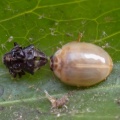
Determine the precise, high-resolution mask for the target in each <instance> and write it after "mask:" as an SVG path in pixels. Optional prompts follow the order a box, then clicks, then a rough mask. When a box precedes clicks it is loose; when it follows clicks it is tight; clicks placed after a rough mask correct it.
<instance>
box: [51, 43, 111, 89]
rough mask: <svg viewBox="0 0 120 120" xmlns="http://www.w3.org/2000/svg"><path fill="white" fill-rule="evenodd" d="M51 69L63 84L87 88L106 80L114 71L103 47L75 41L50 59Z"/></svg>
mask: <svg viewBox="0 0 120 120" xmlns="http://www.w3.org/2000/svg"><path fill="white" fill-rule="evenodd" d="M50 68H51V70H53V72H54V74H55V75H56V76H57V77H58V78H59V79H60V80H61V81H62V82H64V83H66V84H68V85H72V86H78V87H80V86H84V87H87V86H92V85H95V84H97V83H99V82H101V81H103V80H105V79H106V77H107V76H108V75H109V74H110V72H111V71H112V68H113V62H112V59H111V57H110V56H109V54H108V53H107V52H106V51H105V50H103V49H102V48H101V47H99V46H97V45H94V44H91V43H85V42H78V41H73V42H70V43H67V44H65V45H64V46H63V47H62V48H61V49H59V50H58V51H57V52H56V53H55V54H54V55H53V56H52V57H51V58H50Z"/></svg>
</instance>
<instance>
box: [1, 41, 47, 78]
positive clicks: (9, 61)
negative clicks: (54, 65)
mask: <svg viewBox="0 0 120 120" xmlns="http://www.w3.org/2000/svg"><path fill="white" fill-rule="evenodd" d="M47 61H48V60H47V57H46V55H45V54H44V53H43V52H41V51H40V50H37V49H35V47H34V46H33V45H30V46H27V47H25V48H22V47H21V46H19V45H18V44H17V43H14V48H13V49H12V50H11V51H10V52H8V53H6V54H5V55H4V57H3V63H4V64H5V65H6V67H7V68H8V69H9V72H10V74H11V75H12V76H13V77H16V76H17V74H18V75H19V77H21V76H22V75H24V74H25V72H28V73H30V74H34V72H35V71H36V70H38V69H39V68H40V67H41V66H43V65H45V64H46V63H47Z"/></svg>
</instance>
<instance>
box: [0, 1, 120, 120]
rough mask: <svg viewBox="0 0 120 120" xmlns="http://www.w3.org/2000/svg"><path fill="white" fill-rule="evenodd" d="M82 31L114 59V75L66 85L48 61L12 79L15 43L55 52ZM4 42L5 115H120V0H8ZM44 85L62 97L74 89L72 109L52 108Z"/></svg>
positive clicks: (3, 7)
mask: <svg viewBox="0 0 120 120" xmlns="http://www.w3.org/2000/svg"><path fill="white" fill-rule="evenodd" d="M79 32H81V33H83V38H82V41H84V42H90V43H94V44H97V45H99V46H101V47H103V48H104V49H105V50H106V51H107V52H108V53H109V54H110V55H111V57H112V59H113V62H114V68H113V71H112V73H111V75H110V76H109V77H108V78H107V80H105V81H104V82H102V83H100V84H98V85H95V86H93V87H89V88H76V87H71V86H67V85H65V84H63V83H62V82H60V80H59V79H58V78H56V77H55V75H54V74H53V72H52V71H50V69H49V63H48V64H47V65H46V66H45V67H42V68H41V69H40V70H38V71H37V72H36V73H35V74H34V75H30V74H26V75H25V76H23V77H22V78H20V79H19V78H16V79H13V78H12V77H11V76H10V74H9V73H8V70H7V69H6V67H5V66H4V65H3V63H2V56H3V55H4V54H5V53H6V52H8V51H10V50H11V49H12V48H13V43H14V42H18V43H19V44H21V45H22V46H28V45H29V44H34V45H35V47H37V48H39V49H40V50H42V51H43V52H44V53H45V54H46V55H47V56H51V55H53V54H54V53H55V51H56V50H57V48H58V47H59V48H60V47H61V46H62V45H64V44H65V43H68V42H70V41H73V40H76V39H77V37H78V34H79ZM0 45H1V46H0V55H1V64H0V118H1V120H8V119H9V120H13V119H14V120H15V119H19V120H25V119H26V120H38V119H41V120H42V119H48V120H50V119H74V120H77V119H89V120H90V119H91V120H93V119H120V102H119V100H120V72H119V71H120V55H119V53H120V0H114V1H113V0H3V1H1V3H0ZM44 90H47V91H48V92H49V93H50V94H51V95H53V96H54V97H58V98H59V97H61V96H63V95H65V94H67V93H69V92H72V95H71V96H70V97H69V102H68V104H67V109H64V108H61V109H59V110H56V111H53V112H52V110H50V108H51V105H50V103H49V101H48V100H47V98H46V97H45V94H44Z"/></svg>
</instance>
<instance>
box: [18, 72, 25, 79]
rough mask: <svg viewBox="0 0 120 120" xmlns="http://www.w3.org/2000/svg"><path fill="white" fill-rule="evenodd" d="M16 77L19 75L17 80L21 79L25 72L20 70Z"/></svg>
mask: <svg viewBox="0 0 120 120" xmlns="http://www.w3.org/2000/svg"><path fill="white" fill-rule="evenodd" d="M18 75H19V78H21V77H22V75H25V72H24V71H23V70H21V72H19V73H18Z"/></svg>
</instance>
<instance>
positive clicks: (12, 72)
mask: <svg viewBox="0 0 120 120" xmlns="http://www.w3.org/2000/svg"><path fill="white" fill-rule="evenodd" d="M9 73H10V74H11V75H12V76H13V77H14V78H16V76H17V73H16V72H14V71H12V70H11V69H9Z"/></svg>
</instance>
